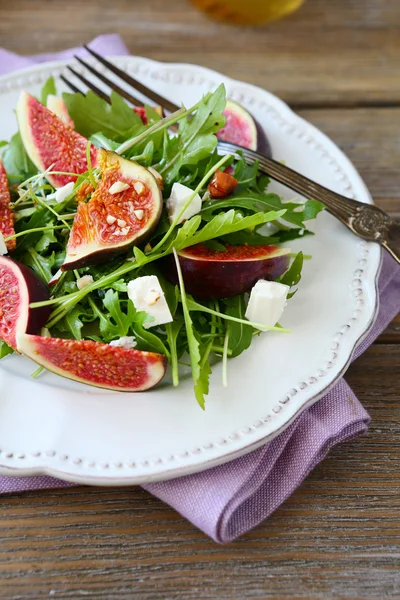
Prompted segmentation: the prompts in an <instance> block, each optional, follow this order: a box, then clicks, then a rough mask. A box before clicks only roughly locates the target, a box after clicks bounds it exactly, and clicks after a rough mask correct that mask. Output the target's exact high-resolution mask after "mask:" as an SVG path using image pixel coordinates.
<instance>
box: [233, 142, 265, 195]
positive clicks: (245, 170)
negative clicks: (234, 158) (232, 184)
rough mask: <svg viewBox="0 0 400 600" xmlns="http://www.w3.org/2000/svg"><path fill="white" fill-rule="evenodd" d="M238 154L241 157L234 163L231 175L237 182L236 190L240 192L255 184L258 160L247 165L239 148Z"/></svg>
mask: <svg viewBox="0 0 400 600" xmlns="http://www.w3.org/2000/svg"><path fill="white" fill-rule="evenodd" d="M238 154H239V155H240V156H241V158H240V160H238V162H237V163H236V166H235V171H234V173H233V176H234V177H235V179H237V180H238V182H239V184H238V187H237V188H236V191H237V192H241V191H243V190H246V189H248V188H251V187H253V186H255V185H256V182H257V176H258V167H259V161H258V160H256V161H255V162H254V163H253V164H252V165H248V164H247V162H246V161H245V160H244V158H243V153H242V151H241V150H239V152H238Z"/></svg>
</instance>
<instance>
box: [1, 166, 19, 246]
mask: <svg viewBox="0 0 400 600" xmlns="http://www.w3.org/2000/svg"><path fill="white" fill-rule="evenodd" d="M0 233H1V234H2V235H3V237H5V238H6V237H8V236H10V235H14V233H15V231H14V215H13V212H12V210H11V198H10V191H9V189H8V180H7V173H6V171H5V168H4V166H3V163H2V162H1V160H0ZM15 244H16V240H15V238H14V239H12V240H9V241H8V242H6V246H7V250H14V248H15Z"/></svg>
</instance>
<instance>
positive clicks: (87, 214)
mask: <svg viewBox="0 0 400 600" xmlns="http://www.w3.org/2000/svg"><path fill="white" fill-rule="evenodd" d="M99 164H100V170H101V174H102V178H101V180H100V181H99V183H98V185H97V187H96V189H95V190H94V192H93V193H92V196H91V198H90V200H89V201H88V202H84V201H81V202H79V204H78V211H77V214H76V216H75V219H74V223H73V226H72V230H71V233H70V237H69V240H68V245H67V254H66V258H65V262H64V264H63V265H62V267H61V268H62V270H63V271H67V270H69V269H79V268H80V267H83V266H85V265H90V264H95V263H99V262H102V261H103V260H105V259H106V258H109V257H110V256H113V255H115V254H118V253H120V252H123V251H126V250H128V248H130V247H131V246H133V245H134V244H138V243H139V242H141V241H143V240H144V239H146V237H148V235H149V234H150V232H151V231H152V230H153V229H154V227H155V226H156V225H157V223H158V221H159V219H160V217H161V211H162V205H163V200H162V194H161V190H160V188H159V185H158V183H157V181H156V179H155V177H154V175H152V173H150V171H149V170H148V169H145V168H144V167H141V166H140V165H139V164H138V163H135V162H133V161H131V160H127V159H125V158H122V157H121V156H119V155H118V154H115V152H110V151H108V150H103V149H101V150H100V151H99Z"/></svg>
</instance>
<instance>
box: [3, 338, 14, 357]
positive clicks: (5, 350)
mask: <svg viewBox="0 0 400 600" xmlns="http://www.w3.org/2000/svg"><path fill="white" fill-rule="evenodd" d="M13 352H14V350H13V349H12V348H10V346H8V345H7V344H6V343H5V342H3V340H0V360H1V359H2V358H4V357H5V356H7V355H8V354H13Z"/></svg>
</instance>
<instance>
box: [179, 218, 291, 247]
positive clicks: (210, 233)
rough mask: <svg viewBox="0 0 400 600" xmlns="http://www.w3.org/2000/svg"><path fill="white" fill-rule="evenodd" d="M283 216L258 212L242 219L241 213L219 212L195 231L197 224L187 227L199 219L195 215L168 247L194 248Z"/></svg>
mask: <svg viewBox="0 0 400 600" xmlns="http://www.w3.org/2000/svg"><path fill="white" fill-rule="evenodd" d="M284 214H285V211H284V210H281V211H270V212H268V213H264V212H259V213H257V214H254V215H250V216H248V217H243V216H242V214H241V213H238V212H237V211H235V210H229V211H228V212H225V213H224V212H221V213H219V214H218V215H216V216H215V217H214V218H213V219H212V220H211V221H209V222H208V223H206V225H205V226H204V227H203V228H202V229H200V230H197V229H198V227H196V224H197V222H194V223H193V225H192V227H190V226H189V225H187V224H188V223H190V221H192V220H194V219H197V218H199V219H200V217H199V216H198V215H196V216H195V217H192V219H189V220H188V221H186V223H185V224H184V226H183V227H182V228H181V229H180V230H179V231H178V233H177V235H176V238H175V239H174V240H172V241H171V242H170V243H169V245H170V246H172V245H173V246H174V247H175V248H176V250H182V249H183V248H187V247H188V246H194V245H195V244H201V243H202V242H206V241H207V240H212V239H214V238H218V237H221V236H224V235H228V234H229V233H234V232H236V231H241V230H243V229H248V228H249V229H250V228H252V227H256V226H257V225H260V224H261V223H268V222H269V221H275V220H276V219H279V218H280V217H282V216H283V215H284ZM186 225H187V227H186V228H185V226H186Z"/></svg>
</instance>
